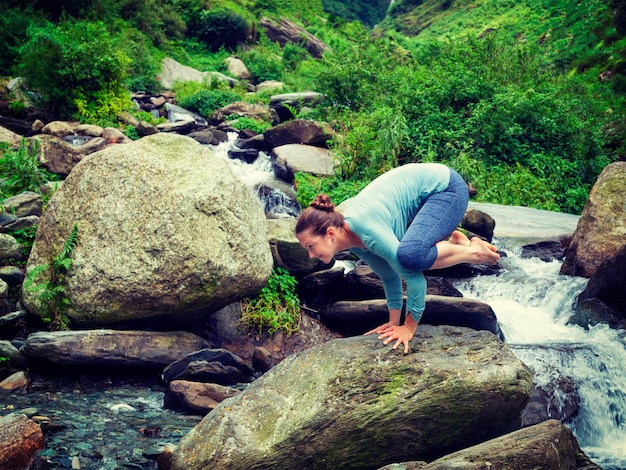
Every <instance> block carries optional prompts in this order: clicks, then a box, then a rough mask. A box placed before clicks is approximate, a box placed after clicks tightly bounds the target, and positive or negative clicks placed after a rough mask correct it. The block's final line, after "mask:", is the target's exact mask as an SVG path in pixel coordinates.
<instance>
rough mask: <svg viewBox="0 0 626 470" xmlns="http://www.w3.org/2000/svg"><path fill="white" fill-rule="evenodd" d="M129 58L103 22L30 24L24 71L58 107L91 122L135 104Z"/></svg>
mask: <svg viewBox="0 0 626 470" xmlns="http://www.w3.org/2000/svg"><path fill="white" fill-rule="evenodd" d="M129 65H130V59H129V57H128V55H127V54H126V52H125V45H124V44H121V43H120V42H119V41H118V40H116V38H114V37H113V36H112V35H111V34H110V33H109V32H108V31H107V28H106V26H105V25H104V24H103V23H100V22H88V21H76V22H75V21H66V22H63V23H61V24H59V25H54V24H52V23H46V24H45V25H44V26H37V25H31V26H30V27H29V28H28V31H27V41H26V42H25V43H24V44H23V45H22V47H21V48H20V64H19V66H18V69H19V73H20V74H21V75H22V76H23V77H24V78H25V79H26V81H27V83H28V85H29V87H30V88H31V89H32V90H33V91H35V92H36V93H37V94H38V96H39V97H40V99H41V100H42V101H43V102H44V103H45V104H46V105H47V106H49V107H50V108H51V109H52V110H53V111H57V112H59V113H62V114H64V115H66V116H73V117H76V118H83V119H86V120H89V121H90V122H92V123H93V122H98V121H99V120H101V119H102V120H106V119H114V118H115V116H117V114H118V113H119V112H120V111H122V110H123V109H125V108H126V107H127V106H129V105H130V99H129V97H128V93H127V90H126V88H125V85H124V84H125V80H126V79H127V77H128V67H129Z"/></svg>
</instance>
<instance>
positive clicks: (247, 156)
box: [228, 149, 259, 163]
mask: <svg viewBox="0 0 626 470" xmlns="http://www.w3.org/2000/svg"><path fill="white" fill-rule="evenodd" d="M228 158H232V159H237V160H241V161H243V162H244V163H253V162H254V161H255V160H256V159H257V158H259V151H258V150H256V149H230V150H229V151H228Z"/></svg>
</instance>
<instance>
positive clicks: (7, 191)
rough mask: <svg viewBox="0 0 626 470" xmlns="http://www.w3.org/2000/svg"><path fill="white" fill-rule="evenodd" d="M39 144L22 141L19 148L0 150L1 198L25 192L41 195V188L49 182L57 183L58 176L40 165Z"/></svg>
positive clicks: (34, 141) (35, 141) (33, 141)
mask: <svg viewBox="0 0 626 470" xmlns="http://www.w3.org/2000/svg"><path fill="white" fill-rule="evenodd" d="M38 154H39V144H38V141H37V140H32V141H31V143H30V144H27V143H26V140H25V139H22V141H21V142H20V146H19V147H18V148H9V149H5V150H0V197H1V198H7V197H10V196H15V195H17V194H20V193H22V192H24V191H34V192H37V193H39V194H41V192H42V191H41V187H42V185H44V184H45V183H47V182H49V181H57V180H58V179H59V177H58V175H55V174H54V173H50V172H49V171H48V170H46V169H45V168H43V167H42V166H40V165H39V162H38V159H37V157H38Z"/></svg>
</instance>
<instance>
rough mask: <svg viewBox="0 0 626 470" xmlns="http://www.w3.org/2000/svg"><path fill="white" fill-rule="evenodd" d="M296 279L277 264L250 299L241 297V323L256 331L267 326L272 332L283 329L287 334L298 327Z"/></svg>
mask: <svg viewBox="0 0 626 470" xmlns="http://www.w3.org/2000/svg"><path fill="white" fill-rule="evenodd" d="M296 284H297V281H296V279H295V278H294V277H293V276H292V275H290V274H289V273H288V272H287V271H286V270H285V269H283V268H281V267H276V268H274V270H273V271H272V275H271V276H270V278H269V279H268V281H267V285H266V286H265V287H263V288H262V289H261V290H260V291H259V292H258V293H257V294H256V296H255V297H254V298H253V299H243V300H242V301H241V320H240V321H241V324H242V325H244V326H245V327H247V328H249V329H250V330H253V331H257V332H258V334H259V335H261V334H262V332H263V330H267V332H268V333H269V334H270V335H273V334H274V333H276V332H277V331H278V330H283V331H285V332H286V333H287V335H290V334H292V333H294V332H296V331H298V329H299V328H300V299H299V298H298V295H297V294H296Z"/></svg>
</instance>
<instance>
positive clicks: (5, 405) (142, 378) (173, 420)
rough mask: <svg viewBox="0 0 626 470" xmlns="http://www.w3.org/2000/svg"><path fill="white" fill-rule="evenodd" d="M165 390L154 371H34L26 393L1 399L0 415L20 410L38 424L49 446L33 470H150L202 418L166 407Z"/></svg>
mask: <svg viewBox="0 0 626 470" xmlns="http://www.w3.org/2000/svg"><path fill="white" fill-rule="evenodd" d="M164 393H165V385H164V384H163V383H162V382H161V380H160V378H159V377H158V374H157V373H156V372H155V373H153V374H151V373H146V372H138V371H126V372H119V371H117V372H113V371H99V372H98V373H97V374H94V373H92V372H89V371H86V370H82V371H75V372H73V373H70V374H64V375H63V377H52V376H48V375H47V374H45V373H44V372H43V371H36V372H33V373H31V386H30V389H29V391H28V393H13V394H11V395H4V396H2V397H1V399H0V414H2V415H5V414H8V413H10V412H11V411H15V412H21V413H24V414H26V415H27V416H29V417H30V418H31V419H32V420H34V421H35V422H37V423H38V424H40V426H41V428H42V430H43V431H44V437H45V441H46V448H45V450H44V451H43V452H42V453H41V454H40V456H39V457H38V459H37V461H36V462H35V464H34V465H33V467H32V468H33V469H64V468H68V469H94V470H95V469H98V470H107V469H122V468H124V469H126V468H127V469H137V470H139V469H141V470H151V469H157V468H158V465H157V457H158V456H159V454H160V453H161V451H162V450H163V449H164V448H166V447H167V446H168V445H176V444H178V442H179V441H180V439H181V438H182V437H183V436H184V435H185V434H187V433H188V432H189V430H190V429H191V428H192V427H193V426H195V425H196V424H197V423H198V422H199V421H200V419H201V416H195V415H190V414H184V413H179V412H174V411H171V410H167V409H164V408H163V398H164Z"/></svg>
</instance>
